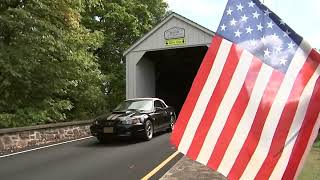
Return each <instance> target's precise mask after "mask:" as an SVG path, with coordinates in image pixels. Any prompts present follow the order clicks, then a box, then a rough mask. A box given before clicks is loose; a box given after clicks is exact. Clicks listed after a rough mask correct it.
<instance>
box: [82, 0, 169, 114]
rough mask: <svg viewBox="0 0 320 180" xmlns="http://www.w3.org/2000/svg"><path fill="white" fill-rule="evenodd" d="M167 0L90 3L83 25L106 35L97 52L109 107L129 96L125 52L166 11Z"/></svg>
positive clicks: (115, 0) (123, 0) (161, 17)
mask: <svg viewBox="0 0 320 180" xmlns="http://www.w3.org/2000/svg"><path fill="white" fill-rule="evenodd" d="M166 8H167V4H166V3H165V2H164V1H163V0H109V1H97V2H96V3H90V4H86V10H85V11H84V13H83V17H84V20H83V24H84V25H85V26H86V27H87V28H88V29H91V30H92V31H97V30H98V31H101V32H103V34H104V43H103V45H102V47H101V48H99V49H98V50H97V51H96V54H97V56H98V59H99V64H100V66H101V70H102V72H103V73H104V74H105V75H106V82H105V84H106V86H107V87H106V95H107V96H106V101H107V102H108V109H111V108H113V107H114V106H115V105H116V104H118V103H119V101H121V100H123V99H124V98H125V68H124V64H120V62H122V61H123V60H122V58H123V57H122V53H123V52H124V51H125V50H126V49H127V48H128V47H129V46H130V45H131V44H133V43H134V42H135V41H137V40H138V39H139V38H140V37H142V36H143V35H144V34H145V33H146V32H148V31H149V30H150V29H151V28H152V27H153V26H155V25H156V24H157V23H159V22H160V21H161V20H162V19H163V18H164V16H165V14H166Z"/></svg>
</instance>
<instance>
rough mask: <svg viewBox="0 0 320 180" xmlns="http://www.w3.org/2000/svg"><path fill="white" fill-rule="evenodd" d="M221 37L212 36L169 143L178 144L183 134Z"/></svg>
mask: <svg viewBox="0 0 320 180" xmlns="http://www.w3.org/2000/svg"><path fill="white" fill-rule="evenodd" d="M221 42H222V38H221V37H219V36H214V38H213V40H212V43H211V46H210V48H209V49H208V51H207V53H206V55H205V57H204V59H203V61H202V63H201V66H200V68H199V70H198V73H197V75H196V77H195V79H194V81H193V83H192V86H191V89H190V92H189V93H188V96H187V98H186V101H185V103H184V105H183V106H182V109H181V112H183V113H180V114H179V117H178V119H177V123H176V124H175V128H174V129H175V130H174V131H173V132H172V136H171V143H172V144H174V145H176V146H178V145H179V143H180V140H181V138H182V136H183V133H184V130H185V128H186V126H187V124H188V120H189V119H190V116H191V114H192V111H193V109H194V107H195V104H196V102H197V100H198V98H199V96H200V93H201V91H202V88H203V86H204V84H205V82H206V81H207V78H208V75H209V73H210V70H211V67H212V65H213V63H214V59H215V58H216V55H217V52H218V50H219V47H220V44H221Z"/></svg>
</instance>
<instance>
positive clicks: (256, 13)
mask: <svg viewBox="0 0 320 180" xmlns="http://www.w3.org/2000/svg"><path fill="white" fill-rule="evenodd" d="M252 15H253V18H256V19H258V18H259V16H260V15H261V14H259V13H258V12H257V11H256V12H254V13H252Z"/></svg>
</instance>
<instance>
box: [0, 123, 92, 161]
mask: <svg viewBox="0 0 320 180" xmlns="http://www.w3.org/2000/svg"><path fill="white" fill-rule="evenodd" d="M89 126H90V123H84V124H83V123H79V124H78V125H77V124H76V123H75V124H74V125H68V126H62V127H59V126H58V127H57V125H55V126H54V127H50V126H49V127H46V128H43V127H40V128H39V129H37V128H30V129H31V130H24V131H19V128H17V129H18V130H17V132H6V133H3V132H1V131H2V130H0V155H1V154H7V153H10V152H16V151H19V150H22V149H27V148H28V147H37V146H43V145H49V144H53V143H58V142H63V141H68V140H73V139H78V138H83V137H87V136H90V129H89Z"/></svg>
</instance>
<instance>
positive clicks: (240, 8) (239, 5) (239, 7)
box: [237, 3, 243, 11]
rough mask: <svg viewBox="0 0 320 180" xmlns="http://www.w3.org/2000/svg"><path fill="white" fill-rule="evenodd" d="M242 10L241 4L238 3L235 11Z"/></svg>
mask: <svg viewBox="0 0 320 180" xmlns="http://www.w3.org/2000/svg"><path fill="white" fill-rule="evenodd" d="M242 9H243V6H242V4H241V3H240V4H238V5H237V10H238V11H242Z"/></svg>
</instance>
